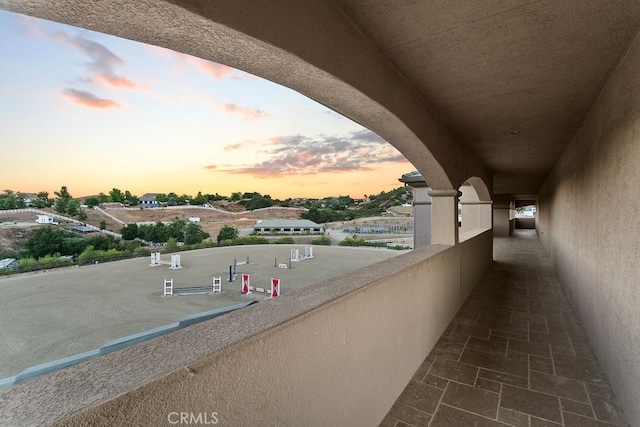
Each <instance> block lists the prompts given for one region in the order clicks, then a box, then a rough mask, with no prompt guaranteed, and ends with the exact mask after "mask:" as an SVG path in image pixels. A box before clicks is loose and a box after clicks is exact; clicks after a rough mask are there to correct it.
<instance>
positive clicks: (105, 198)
mask: <svg viewBox="0 0 640 427" xmlns="http://www.w3.org/2000/svg"><path fill="white" fill-rule="evenodd" d="M98 199H99V200H100V203H107V202H108V201H109V196H107V195H106V194H104V193H102V192H101V193H99V194H98Z"/></svg>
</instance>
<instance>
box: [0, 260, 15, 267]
mask: <svg viewBox="0 0 640 427" xmlns="http://www.w3.org/2000/svg"><path fill="white" fill-rule="evenodd" d="M16 261H17V260H16V259H15V258H5V259H0V268H7V267H9V266H10V265H11V264H13V263H14V262H16Z"/></svg>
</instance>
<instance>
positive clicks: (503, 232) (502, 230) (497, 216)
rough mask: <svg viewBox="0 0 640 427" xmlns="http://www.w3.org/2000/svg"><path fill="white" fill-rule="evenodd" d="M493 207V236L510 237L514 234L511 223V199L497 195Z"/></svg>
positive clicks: (507, 196)
mask: <svg viewBox="0 0 640 427" xmlns="http://www.w3.org/2000/svg"><path fill="white" fill-rule="evenodd" d="M494 198H495V203H494V205H493V235H494V236H495V237H509V236H511V233H512V232H513V224H512V221H511V219H512V218H511V217H512V215H511V197H510V196H509V195H496V196H495V197H494Z"/></svg>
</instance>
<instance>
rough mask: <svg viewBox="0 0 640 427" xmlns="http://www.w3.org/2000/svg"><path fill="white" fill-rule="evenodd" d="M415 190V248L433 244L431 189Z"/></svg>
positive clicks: (419, 188) (421, 188)
mask: <svg viewBox="0 0 640 427" xmlns="http://www.w3.org/2000/svg"><path fill="white" fill-rule="evenodd" d="M412 188H413V247H414V249H417V248H422V247H424V246H429V245H430V244H431V197H430V196H429V190H431V189H430V188H429V187H412Z"/></svg>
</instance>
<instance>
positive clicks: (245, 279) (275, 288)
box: [242, 274, 280, 298]
mask: <svg viewBox="0 0 640 427" xmlns="http://www.w3.org/2000/svg"><path fill="white" fill-rule="evenodd" d="M253 291H255V292H262V293H265V294H269V296H270V297H271V298H275V297H277V296H279V295H280V279H273V278H272V279H271V288H269V289H265V288H258V287H257V286H251V284H250V282H249V275H248V274H243V275H242V293H243V294H245V295H249V294H251V293H252V292H253Z"/></svg>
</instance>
